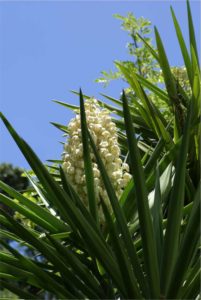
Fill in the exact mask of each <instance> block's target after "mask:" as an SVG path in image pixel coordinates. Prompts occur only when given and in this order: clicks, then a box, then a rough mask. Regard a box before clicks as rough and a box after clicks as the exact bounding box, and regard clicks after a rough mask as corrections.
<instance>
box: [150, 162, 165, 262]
mask: <svg viewBox="0 0 201 300" xmlns="http://www.w3.org/2000/svg"><path fill="white" fill-rule="evenodd" d="M152 215H153V228H154V234H155V239H156V247H157V256H158V265H159V267H160V265H161V257H162V249H163V222H162V197H161V188H160V173H159V166H158V164H157V167H156V183H155V191H154V205H153V210H152Z"/></svg>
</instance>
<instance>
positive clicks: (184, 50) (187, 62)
mask: <svg viewBox="0 0 201 300" xmlns="http://www.w3.org/2000/svg"><path fill="white" fill-rule="evenodd" d="M171 13H172V18H173V21H174V27H175V30H176V33H177V38H178V41H179V45H180V49H181V52H182V55H183V59H184V63H185V66H186V70H187V73H188V78H189V81H190V84H191V86H192V66H191V60H190V56H189V54H188V50H187V47H186V44H185V41H184V38H183V35H182V31H181V28H180V26H179V23H178V21H177V18H176V16H175V13H174V10H173V8H172V7H171Z"/></svg>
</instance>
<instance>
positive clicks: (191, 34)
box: [186, 0, 199, 65]
mask: <svg viewBox="0 0 201 300" xmlns="http://www.w3.org/2000/svg"><path fill="white" fill-rule="evenodd" d="M186 3H187V12H188V28H189V40H190V47H191V46H192V47H193V49H194V51H195V55H196V59H197V62H198V65H199V57H198V51H197V44H196V39H195V30H194V26H193V19H192V14H191V8H190V3H189V0H187V2H186ZM191 49H192V48H191ZM192 57H193V54H192V51H191V60H192Z"/></svg>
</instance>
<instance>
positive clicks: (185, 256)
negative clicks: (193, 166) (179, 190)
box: [168, 184, 200, 299]
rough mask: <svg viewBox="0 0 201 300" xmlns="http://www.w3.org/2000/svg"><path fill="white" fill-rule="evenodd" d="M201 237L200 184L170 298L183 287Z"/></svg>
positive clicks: (182, 241) (176, 296)
mask: <svg viewBox="0 0 201 300" xmlns="http://www.w3.org/2000/svg"><path fill="white" fill-rule="evenodd" d="M199 237H200V184H199V186H198V189H197V191H196V194H195V197H194V200H193V207H192V210H191V214H190V218H189V220H188V224H187V226H186V229H185V232H184V236H183V238H182V240H181V246H180V249H179V254H178V258H177V262H176V264H175V267H174V270H173V273H172V277H171V282H170V286H169V291H168V298H170V299H173V298H175V299H177V298H178V294H179V292H180V287H182V285H183V282H184V278H185V275H186V272H187V271H188V269H189V265H190V262H191V260H192V257H193V255H194V254H195V251H198V247H197V244H198V241H199Z"/></svg>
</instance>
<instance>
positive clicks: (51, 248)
mask: <svg viewBox="0 0 201 300" xmlns="http://www.w3.org/2000/svg"><path fill="white" fill-rule="evenodd" d="M187 11H188V21H189V33H190V35H189V37H190V39H189V40H190V54H189V52H188V49H187V46H186V44H185V42H184V38H183V36H182V32H181V29H180V27H179V24H178V22H177V19H176V17H175V14H174V11H173V10H172V16H173V21H174V25H175V29H176V33H177V37H178V41H179V44H180V48H181V52H182V55H183V58H184V63H185V66H186V71H187V74H188V79H189V84H190V87H191V93H190V94H189V95H187V94H186V92H185V91H184V90H183V88H182V86H181V85H180V84H179V83H178V82H177V80H176V79H175V77H174V75H173V74H172V72H171V69H170V67H169V63H168V59H167V56H166V54H165V50H164V47H163V44H162V41H161V38H160V35H159V33H158V31H157V29H155V34H156V42H157V48H158V51H157V52H156V51H154V50H153V49H152V48H151V47H150V46H149V45H147V44H146V41H144V42H145V45H147V47H148V49H149V50H150V53H151V54H152V55H153V56H154V58H155V59H156V60H157V61H158V62H159V64H160V67H161V70H162V73H163V77H164V82H165V85H166V90H163V89H161V88H159V87H158V86H156V85H154V84H152V83H151V82H149V81H148V80H147V79H144V78H142V77H140V75H139V74H135V73H133V72H132V73H131V72H130V70H129V69H127V68H126V67H125V66H119V67H120V68H121V70H122V72H123V74H124V76H125V77H126V78H127V80H128V82H129V84H130V88H131V89H132V94H131V95H130V94H129V95H128V96H127V95H126V93H125V92H123V93H122V95H121V98H120V99H118V100H116V99H113V98H111V97H107V98H108V99H109V100H112V101H113V102H115V104H116V105H117V106H116V107H112V106H110V105H109V104H104V103H103V102H101V101H99V104H100V105H102V106H103V107H106V108H107V109H109V110H111V111H114V112H116V114H117V115H118V116H119V117H121V119H120V118H119V117H118V118H117V119H114V121H115V123H116V125H117V127H118V129H119V130H118V137H119V145H120V147H121V150H122V153H121V158H122V159H123V158H125V159H126V161H127V162H128V164H129V166H130V170H131V173H132V179H131V180H130V182H129V183H128V184H127V185H126V187H124V189H123V192H122V194H121V196H120V198H118V196H117V194H116V191H115V188H114V186H115V185H114V183H113V182H112V181H111V178H110V176H109V174H108V172H107V171H106V166H105V163H104V161H103V159H102V156H101V155H100V152H99V149H98V148H97V145H96V142H95V140H94V136H93V135H92V132H91V130H90V128H88V120H87V114H86V111H85V104H84V99H85V98H90V97H88V96H86V95H83V94H82V91H80V92H79V99H80V107H79V108H78V107H76V106H73V105H69V104H65V103H61V102H60V103H61V104H62V105H65V106H67V107H70V108H72V109H75V110H77V109H79V111H80V123H81V129H80V130H81V132H80V134H81V138H82V147H83V150H84V151H83V164H84V170H85V182H86V195H87V202H88V205H87V206H86V205H85V202H84V201H83V199H82V196H81V195H80V194H79V192H77V191H76V189H75V186H74V185H73V182H72V181H71V180H69V177H68V174H66V172H65V170H64V169H63V168H62V167H58V168H57V167H56V173H55V172H54V173H52V172H50V171H49V170H48V168H47V167H46V166H44V164H43V163H42V162H41V161H40V160H39V158H38V157H37V155H36V154H35V153H34V151H33V150H32V149H31V147H30V146H29V145H28V144H27V143H26V142H25V141H24V140H23V139H22V138H21V137H20V136H19V135H18V133H17V132H16V131H15V129H14V128H13V127H12V125H11V124H10V123H9V121H8V120H7V119H6V118H5V116H4V115H3V114H2V113H1V119H2V120H3V122H4V124H5V126H6V127H7V129H8V131H9V133H10V134H11V135H12V137H13V139H14V140H15V142H16V143H17V145H18V147H19V148H20V150H21V151H22V153H23V154H24V156H25V158H26V160H27V161H28V163H29V164H30V166H31V168H32V170H33V172H34V174H35V177H36V178H33V177H31V176H30V175H29V174H27V176H28V178H29V180H30V182H31V184H32V186H33V189H34V191H35V193H36V194H37V197H38V199H39V201H38V203H35V202H32V201H30V199H29V198H27V197H26V196H25V195H23V194H21V193H19V192H18V191H16V190H14V189H13V188H11V187H10V186H8V185H6V184H5V183H3V182H0V189H1V190H3V191H5V192H6V194H7V195H8V196H7V195H4V194H0V201H1V202H3V203H4V204H6V205H7V206H9V207H11V208H12V209H14V210H15V211H16V212H18V213H20V214H21V215H22V216H23V217H26V218H27V219H28V220H30V221H31V222H32V223H33V224H35V226H29V225H28V224H29V223H27V224H22V223H20V222H18V221H17V220H15V218H13V217H11V216H9V215H7V214H6V213H5V212H4V211H1V215H0V224H1V229H0V231H1V240H0V243H1V245H2V246H3V249H4V250H3V251H2V252H1V253H0V261H1V264H0V278H1V280H0V284H1V287H3V288H6V289H8V290H11V291H12V292H13V293H15V294H16V295H18V296H19V297H21V298H23V299H43V298H45V297H47V294H46V293H47V292H48V293H49V295H53V297H55V299H75V298H76V299H196V298H197V297H199V284H200V254H199V249H200V244H199V235H200V215H199V214H200V201H199V200H200V199H199V196H200V177H199V159H200V154H199V150H200V144H199V140H200V77H199V76H200V70H199V62H198V54H197V47H196V42H195V34H194V29H193V23H192V16H191V11H190V6H189V3H188V2H187ZM143 86H144V87H145V89H144V88H143ZM148 90H151V91H152V92H153V93H155V95H156V97H159V98H160V99H161V100H163V101H165V103H166V104H167V106H168V108H169V110H170V112H171V116H172V119H171V120H166V119H165V118H164V116H163V114H162V112H161V111H160V108H159V107H157V105H156V104H154V103H153V102H152V101H151V100H150V98H149V92H148ZM57 102H58V101H57ZM55 125H56V126H57V127H58V128H60V129H61V130H63V131H64V132H65V133H68V132H69V131H68V127H66V126H62V125H59V124H55ZM91 153H93V159H94V160H95V161H96V164H97V166H98V170H99V172H100V175H101V180H102V183H103V185H104V189H105V191H106V193H107V195H106V196H105V197H100V199H99V201H100V205H101V207H102V212H103V214H104V220H105V223H104V226H101V224H100V222H99V220H100V218H99V210H98V206H97V194H96V186H95V181H94V173H93V162H92V158H91V157H92V156H91ZM54 168H55V167H54ZM108 201H109V203H110V204H109V205H108ZM4 237H9V238H10V239H12V240H15V241H17V242H19V243H20V244H21V245H26V246H27V247H28V248H30V249H32V250H34V251H35V253H36V256H35V257H34V258H32V259H31V258H29V257H26V256H23V255H22V254H21V253H20V252H18V251H17V250H16V249H14V248H12V247H11V246H10V245H9V244H8V243H6V242H5V241H4V239H3V238H4ZM17 283H20V284H21V286H22V287H24V288H20V285H19V284H17ZM30 287H31V288H35V293H33V292H32V290H33V289H30Z"/></svg>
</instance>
